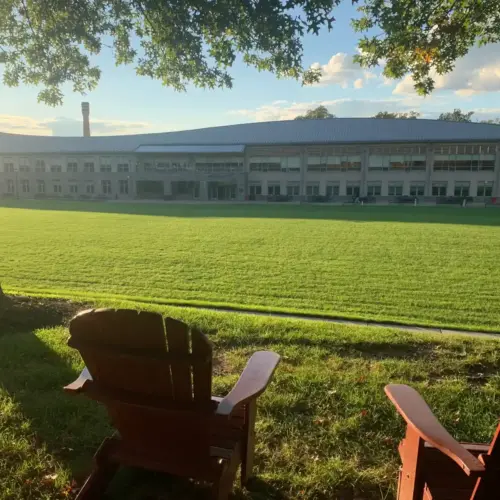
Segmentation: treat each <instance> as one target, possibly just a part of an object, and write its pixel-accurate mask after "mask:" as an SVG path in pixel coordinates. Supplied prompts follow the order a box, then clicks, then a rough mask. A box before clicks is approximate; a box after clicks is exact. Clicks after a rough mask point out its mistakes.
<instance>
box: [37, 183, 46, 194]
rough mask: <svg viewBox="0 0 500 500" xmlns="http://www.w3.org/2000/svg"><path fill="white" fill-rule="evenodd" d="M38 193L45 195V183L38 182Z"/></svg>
mask: <svg viewBox="0 0 500 500" xmlns="http://www.w3.org/2000/svg"><path fill="white" fill-rule="evenodd" d="M36 192H37V193H40V194H44V193H45V181H36Z"/></svg>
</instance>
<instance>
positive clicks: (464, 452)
mask: <svg viewBox="0 0 500 500" xmlns="http://www.w3.org/2000/svg"><path fill="white" fill-rule="evenodd" d="M385 392H386V394H387V396H388V397H389V399H390V400H391V401H392V402H393V403H394V405H395V406H396V409H397V410H398V412H399V413H400V415H401V416H402V417H403V418H404V419H405V420H406V423H407V428H406V437H405V438H404V439H403V440H402V441H401V443H400V445H399V454H400V456H401V460H402V462H403V465H402V467H401V470H400V472H399V485H398V500H422V499H424V500H494V499H500V424H499V425H498V427H497V429H496V432H495V435H494V437H493V441H492V442H491V444H489V445H488V444H471V443H459V442H458V441H455V439H454V438H453V437H452V436H451V435H450V434H448V432H447V431H446V429H445V428H444V427H443V426H442V425H441V424H440V423H439V421H438V420H437V419H436V417H435V416H434V415H433V413H432V411H431V410H430V408H429V407H428V406H427V404H426V403H425V401H424V400H423V399H422V398H421V396H420V395H419V394H418V392H417V391H415V390H414V389H412V388H411V387H408V386H406V385H388V386H386V388H385Z"/></svg>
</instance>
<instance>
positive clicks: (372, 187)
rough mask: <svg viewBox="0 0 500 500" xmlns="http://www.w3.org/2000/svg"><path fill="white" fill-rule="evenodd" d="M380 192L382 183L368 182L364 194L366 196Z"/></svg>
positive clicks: (377, 194)
mask: <svg viewBox="0 0 500 500" xmlns="http://www.w3.org/2000/svg"><path fill="white" fill-rule="evenodd" d="M381 193H382V184H380V183H378V182H377V183H372V184H368V187H367V191H366V194H367V195H368V196H380V195H381Z"/></svg>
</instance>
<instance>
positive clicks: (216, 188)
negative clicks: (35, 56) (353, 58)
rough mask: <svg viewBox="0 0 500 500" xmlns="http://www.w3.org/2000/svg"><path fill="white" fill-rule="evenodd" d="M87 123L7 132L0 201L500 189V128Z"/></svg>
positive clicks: (0, 139)
mask: <svg viewBox="0 0 500 500" xmlns="http://www.w3.org/2000/svg"><path fill="white" fill-rule="evenodd" d="M87 118H88V110H87ZM84 127H86V128H84V130H87V133H86V134H85V135H86V136H85V137H41V136H26V135H15V134H6V133H1V134H0V196H3V197H18V198H37V197H39V198H42V197H62V198H74V199H94V198H97V199H162V200H200V201H209V200H239V201H243V200H266V199H280V198H279V197H281V199H289V200H295V201H299V200H300V201H307V200H316V199H317V197H325V199H328V200H331V201H343V200H346V199H352V197H357V196H374V197H376V199H377V200H379V199H380V200H390V199H391V198H394V197H398V196H401V195H410V196H416V197H419V198H421V199H428V200H429V201H431V200H436V199H437V200H439V198H442V197H445V196H460V197H464V196H471V197H474V198H475V199H478V200H480V201H483V200H488V199H490V198H495V197H499V196H500V126H498V125H489V124H480V123H455V122H445V121H436V120H420V119H419V120H387V119H373V118H333V119H327V120H292V121H276V122H267V123H250V124H242V125H230V126H224V127H212V128H204V129H198V130H187V131H180V132H168V133H161V134H143V135H128V136H108V137H90V136H88V135H89V124H88V121H87V122H85V114H84ZM284 197H287V198H284Z"/></svg>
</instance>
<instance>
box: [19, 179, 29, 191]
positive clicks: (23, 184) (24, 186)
mask: <svg viewBox="0 0 500 500" xmlns="http://www.w3.org/2000/svg"><path fill="white" fill-rule="evenodd" d="M21 190H22V192H23V193H29V192H30V181H29V180H28V179H23V180H22V181H21Z"/></svg>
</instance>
